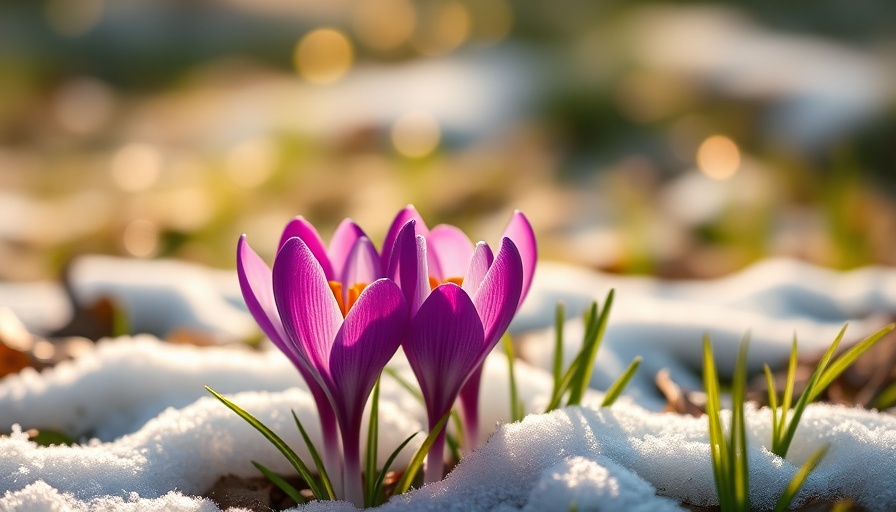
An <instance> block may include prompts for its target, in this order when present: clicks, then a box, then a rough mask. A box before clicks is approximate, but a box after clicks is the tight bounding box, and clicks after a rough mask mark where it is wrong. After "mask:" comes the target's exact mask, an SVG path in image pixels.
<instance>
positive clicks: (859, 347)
mask: <svg viewBox="0 0 896 512" xmlns="http://www.w3.org/2000/svg"><path fill="white" fill-rule="evenodd" d="M846 327H847V326H846V325H844V326H843V328H842V329H840V332H839V333H838V334H837V337H836V338H834V341H833V342H832V343H831V346H830V347H829V348H828V350H827V351H826V352H825V353H824V355H823V356H822V358H821V361H820V362H819V363H818V366H817V367H816V368H815V371H814V372H812V376H811V377H810V378H809V382H808V383H807V384H806V389H805V390H803V393H802V394H801V395H800V398H799V400H797V402H796V405H794V406H793V412H792V413H791V414H790V420H789V421H788V411H789V410H790V404H791V401H792V399H793V388H794V381H795V379H796V362H797V341H796V336H794V339H793V345H792V346H791V349H790V361H789V364H788V367H787V381H786V383H785V385H784V394H783V396H782V399H781V403H780V404H778V400H777V394H778V392H777V389H776V387H775V382H774V379H773V378H772V373H771V370H770V369H769V367H768V365H766V366H765V378H766V381H767V382H768V400H769V408H770V409H771V417H772V452H773V453H775V454H776V455H778V456H780V457H786V456H787V450H788V449H789V448H790V443H791V442H792V441H793V437H794V436H795V435H796V429H797V426H798V425H799V421H800V418H801V417H802V415H803V412H804V411H805V410H806V406H807V405H809V403H810V402H811V401H813V400H815V399H816V398H818V396H819V395H820V394H821V393H822V392H824V390H825V389H826V388H827V387H828V386H829V385H830V384H831V383H832V382H833V381H834V379H836V378H837V377H839V376H840V374H842V373H843V372H844V371H845V370H846V369H847V368H849V366H850V365H851V364H852V363H854V362H855V360H856V359H858V357H859V356H861V355H862V354H863V353H865V352H866V351H867V350H868V349H870V348H871V347H873V346H874V345H875V344H876V343H877V342H878V341H880V339H881V338H883V337H884V335H886V334H887V333H889V332H890V331H892V330H893V329H894V327H896V325H894V324H890V325H887V326H885V327H884V328H882V329H880V330H879V331H877V332H875V333H874V334H872V335H871V336H868V337H867V338H865V339H864V340H862V341H860V342H859V343H857V344H856V345H855V346H853V347H852V348H850V349H849V350H847V351H846V352H844V353H843V354H841V355H840V357H838V358H837V359H836V360H834V361H833V362H832V361H831V360H832V359H833V357H834V353H835V352H836V351H837V347H838V346H839V345H840V341H841V340H843V336H844V334H846Z"/></svg>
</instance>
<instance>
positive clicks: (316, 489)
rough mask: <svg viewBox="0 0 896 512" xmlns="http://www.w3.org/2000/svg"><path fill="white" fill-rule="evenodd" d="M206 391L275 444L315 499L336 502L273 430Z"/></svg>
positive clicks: (236, 406)
mask: <svg viewBox="0 0 896 512" xmlns="http://www.w3.org/2000/svg"><path fill="white" fill-rule="evenodd" d="M205 389H206V390H208V392H209V393H211V394H212V395H214V397H215V398H217V399H218V400H220V401H221V403H223V404H224V405H226V406H227V408H229V409H230V410H231V411H233V412H235V413H236V414H237V415H238V416H239V417H241V418H243V419H244V420H245V421H246V422H247V423H248V424H250V425H252V427H254V428H255V430H257V431H259V432H261V434H262V435H263V436H264V437H265V438H266V439H267V440H268V441H270V443H271V444H273V445H274V446H275V447H276V448H277V449H278V450H280V453H282V454H283V456H284V457H286V459H287V460H288V461H289V463H290V464H292V467H293V468H295V470H296V471H298V472H299V474H300V475H301V476H302V478H303V479H304V480H305V482H306V483H307V484H308V486H309V487H310V488H311V492H312V493H313V494H314V497H315V498H317V499H319V500H334V499H336V496H335V495H333V494H332V491H330V492H325V490H324V489H322V488H321V486H320V485H319V484H318V483H317V482H316V480H315V479H314V476H313V475H312V474H311V471H309V470H308V466H306V465H305V463H304V462H302V459H300V458H299V456H298V455H296V452H294V451H293V450H292V448H290V447H289V445H287V444H286V443H285V442H283V440H282V439H281V438H280V436H278V435H277V434H275V433H274V432H273V431H272V430H271V429H269V428H268V427H266V426H265V425H264V424H263V423H262V422H260V421H258V420H257V419H256V418H255V417H254V416H252V415H251V414H249V413H248V412H246V411H244V410H243V409H242V408H240V407H239V406H238V405H236V404H235V403H233V402H231V401H230V400H228V399H226V398H224V397H223V396H222V395H221V394H219V393H218V392H216V391H215V390H213V389H212V388H210V387H208V386H205ZM306 439H307V438H306ZM262 472H263V473H264V471H262ZM274 483H275V484H276V483H277V482H276V481H274ZM283 491H284V492H287V493H289V491H288V490H287V489H283Z"/></svg>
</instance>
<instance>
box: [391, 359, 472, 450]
mask: <svg viewBox="0 0 896 512" xmlns="http://www.w3.org/2000/svg"><path fill="white" fill-rule="evenodd" d="M383 371H385V372H386V375H388V376H390V377H392V378H393V379H395V381H396V382H398V384H399V385H400V386H401V387H402V388H404V389H405V390H406V391H407V392H408V393H410V394H411V395H413V397H414V398H416V399H417V401H418V402H420V403H421V404H423V405H424V406H425V405H426V400H424V399H423V393H421V392H420V390H419V389H417V388H416V387H414V385H413V384H411V383H410V382H408V380H407V379H405V378H404V377H402V376H401V375H400V374H399V373H398V372H396V371H395V370H393V369H392V368H384V369H383ZM451 411H452V416H453V417H454V426H455V428H456V437H455V436H452V435H451V433H450V432H449V433H447V434H445V442H446V443H448V447H449V448H451V452H452V455H454V457H455V458H456V459H457V460H460V450H458V447H459V446H460V443H459V442H458V439H463V438H464V429H463V424H462V423H461V421H460V416H458V415H457V412H456V411H454V409H452V410H451Z"/></svg>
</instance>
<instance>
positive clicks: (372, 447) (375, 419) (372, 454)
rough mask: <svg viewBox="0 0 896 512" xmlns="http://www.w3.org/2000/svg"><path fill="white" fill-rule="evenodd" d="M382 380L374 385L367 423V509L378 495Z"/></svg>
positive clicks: (365, 465)
mask: <svg viewBox="0 0 896 512" xmlns="http://www.w3.org/2000/svg"><path fill="white" fill-rule="evenodd" d="M380 378H381V377H378V378H377V379H376V384H374V385H373V396H372V397H371V401H370V420H369V421H368V422H367V449H366V450H365V454H364V459H365V460H364V490H365V493H366V496H365V497H364V502H365V506H366V507H368V508H369V507H372V506H373V502H374V498H375V497H376V494H374V491H375V484H374V475H376V458H377V453H376V452H377V443H378V442H379V424H380V418H379V416H380V413H379V411H380Z"/></svg>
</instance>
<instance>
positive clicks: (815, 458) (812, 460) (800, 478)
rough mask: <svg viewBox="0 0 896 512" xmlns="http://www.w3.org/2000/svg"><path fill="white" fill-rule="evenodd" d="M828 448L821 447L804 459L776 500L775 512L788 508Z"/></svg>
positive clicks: (782, 511) (781, 511)
mask: <svg viewBox="0 0 896 512" xmlns="http://www.w3.org/2000/svg"><path fill="white" fill-rule="evenodd" d="M828 448H829V446H827V445H826V446H822V447H821V448H819V449H818V450H815V452H814V453H813V454H812V455H810V456H809V458H808V459H806V462H805V463H804V464H803V465H802V466H801V467H800V469H799V470H798V471H797V472H796V474H795V475H793V478H791V479H790V483H789V484H788V485H787V489H784V493H783V494H781V497H780V498H778V504H777V505H775V512H784V511H785V510H788V509H789V508H790V504H791V503H792V502H793V498H795V497H796V495H797V493H798V492H799V491H800V488H801V487H802V486H803V484H804V483H805V482H806V478H808V477H809V474H810V473H812V471H813V470H815V468H816V467H817V466H818V464H819V463H820V462H821V459H822V458H824V456H825V454H827V452H828Z"/></svg>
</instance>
